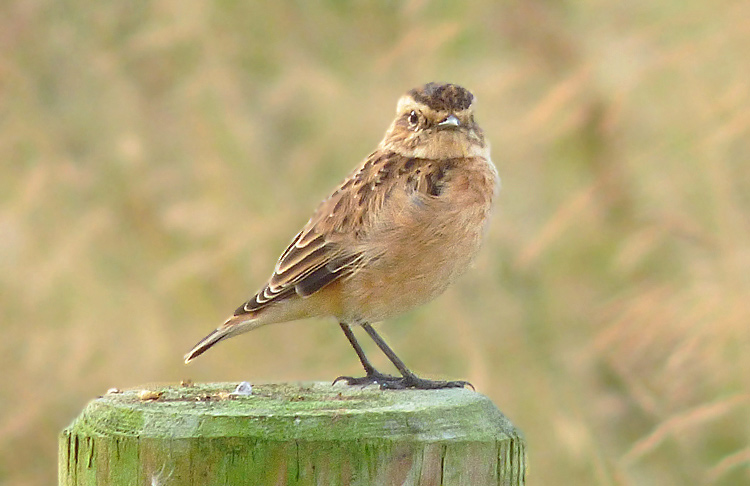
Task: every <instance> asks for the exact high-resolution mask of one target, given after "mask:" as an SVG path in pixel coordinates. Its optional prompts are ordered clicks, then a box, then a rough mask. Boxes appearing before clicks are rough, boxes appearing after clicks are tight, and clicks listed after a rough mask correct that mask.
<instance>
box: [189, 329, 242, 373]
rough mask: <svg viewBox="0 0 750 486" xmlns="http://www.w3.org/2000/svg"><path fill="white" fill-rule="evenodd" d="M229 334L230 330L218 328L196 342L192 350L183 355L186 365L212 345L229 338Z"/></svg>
mask: <svg viewBox="0 0 750 486" xmlns="http://www.w3.org/2000/svg"><path fill="white" fill-rule="evenodd" d="M231 332H232V329H231V328H226V327H220V328H218V329H216V330H214V331H213V332H211V334H209V335H208V336H206V337H204V338H203V339H201V340H200V342H198V344H196V345H195V346H193V349H191V350H190V352H188V353H187V354H186V355H185V363H186V364H187V363H189V362H191V361H192V360H194V359H195V358H197V357H198V356H200V355H201V354H203V353H205V352H206V351H208V348H210V347H211V346H213V345H214V344H216V343H218V342H219V341H221V340H222V339H225V338H227V337H229V335H230V334H231Z"/></svg>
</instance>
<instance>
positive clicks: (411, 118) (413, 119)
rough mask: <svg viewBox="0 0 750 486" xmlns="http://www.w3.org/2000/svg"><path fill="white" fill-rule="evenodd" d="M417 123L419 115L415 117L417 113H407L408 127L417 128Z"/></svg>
mask: <svg viewBox="0 0 750 486" xmlns="http://www.w3.org/2000/svg"><path fill="white" fill-rule="evenodd" d="M418 121H419V115H417V112H416V111H414V110H412V111H411V113H409V125H411V126H413V127H415V126H417V122H418Z"/></svg>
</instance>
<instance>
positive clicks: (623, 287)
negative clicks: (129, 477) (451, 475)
mask: <svg viewBox="0 0 750 486" xmlns="http://www.w3.org/2000/svg"><path fill="white" fill-rule="evenodd" d="M313 4H315V6H313ZM749 46H750V4H749V3H748V2H742V1H717V2H690V1H689V2H680V1H676V0H667V1H664V2H645V1H635V2H627V3H622V2H615V1H608V2H591V1H584V0H570V1H566V2H545V1H542V0H531V1H524V2H508V1H506V2H489V1H486V2H472V3H471V4H470V5H469V4H464V3H461V2H448V1H427V0H421V1H420V0H417V1H410V2H340V1H338V2H334V1H331V2H324V3H317V2H309V3H308V2H301V1H300V2H263V3H261V2H253V1H250V0H247V1H236V0H221V1H216V2H209V1H205V0H180V1H177V0H156V1H143V0H134V1H128V2H103V3H101V2H100V3H96V2H94V3H92V2H88V1H83V0H67V1H64V2H53V1H50V0H23V1H21V0H11V1H5V2H3V4H2V6H0V49H1V50H0V322H1V323H2V330H3V339H2V340H1V341H0V370H2V387H1V388H0V483H2V484H8V485H11V484H12V485H40V486H41V485H49V484H54V482H55V477H56V437H57V434H58V432H59V431H60V430H61V429H62V428H63V427H64V426H65V425H67V423H69V421H70V420H71V419H72V418H73V417H74V416H75V415H76V414H77V413H78V412H79V411H80V410H81V409H82V407H83V406H84V404H85V403H86V402H87V401H88V400H89V399H91V398H93V397H95V396H96V395H98V394H102V393H104V391H105V390H107V389H108V388H109V387H113V386H117V387H128V386H135V385H139V384H144V383H148V382H165V381H178V380H180V379H185V378H192V379H193V380H202V381H205V380H210V381H227V380H250V381H263V380H266V381H269V380H330V379H332V378H334V377H335V376H337V375H340V374H356V373H358V372H359V371H360V370H359V367H358V364H357V361H356V358H355V356H354V353H353V352H352V350H351V349H350V347H349V345H348V344H347V343H346V340H345V339H344V337H343V336H342V335H341V333H340V330H339V329H338V326H336V325H335V324H334V323H333V322H327V321H322V320H321V321H320V322H315V321H303V322H296V323H289V324H281V325H278V326H272V327H268V328H264V329H260V330H257V331H255V332H253V333H251V334H248V335H245V336H242V337H240V338H237V339H234V340H231V341H229V342H227V343H225V344H222V345H221V346H220V347H218V348H217V349H215V350H212V351H211V352H210V353H208V354H207V355H205V357H201V358H200V359H199V360H198V361H196V362H195V363H194V364H191V366H190V367H185V366H184V365H183V364H182V355H183V353H185V352H186V351H187V350H188V349H190V347H191V346H192V345H193V344H194V343H195V342H196V341H197V340H198V339H199V338H201V337H203V335H205V334H206V333H208V331H210V330H211V329H212V328H213V327H215V326H216V325H217V324H218V323H220V322H222V320H223V319H224V318H225V317H226V315H228V313H230V312H231V311H232V310H234V309H235V308H236V306H237V305H239V304H240V303H241V302H242V301H243V300H244V299H246V298H247V297H249V296H250V295H251V293H252V292H253V291H255V290H257V288H258V287H259V285H260V284H261V283H262V282H263V281H264V279H265V278H266V277H267V276H268V275H269V274H270V272H271V270H272V267H273V263H274V261H275V258H276V257H277V256H278V254H279V253H280V252H281V250H282V249H283V248H284V247H285V245H286V243H287V242H288V241H289V239H290V238H291V237H292V236H293V235H294V234H295V232H296V231H297V230H298V228H299V227H300V225H302V224H303V223H304V222H305V221H306V219H307V218H308V217H309V215H310V214H311V211H312V209H313V208H314V206H315V205H316V204H317V203H318V201H319V200H320V199H322V198H323V197H325V196H326V195H327V194H328V193H329V191H330V190H331V189H332V187H333V185H334V184H335V183H337V182H338V181H339V180H340V179H341V178H343V177H344V176H345V175H346V174H347V173H348V172H349V171H350V170H351V169H352V168H353V167H354V165H355V164H357V163H358V161H359V160H361V158H363V157H364V156H365V155H366V154H368V153H369V152H370V151H371V150H372V149H373V148H374V147H375V145H376V143H377V142H378V141H379V140H380V138H381V137H382V134H383V132H384V130H385V128H386V126H387V125H388V123H389V122H390V120H391V118H392V116H393V112H394V108H395V102H396V100H397V98H398V96H400V95H401V94H402V93H403V92H405V91H406V90H407V89H410V88H412V87H414V86H416V85H419V84H422V83H424V82H427V81H432V80H440V81H451V82H456V83H460V84H463V85H465V86H467V87H468V88H470V89H471V90H472V91H474V93H475V95H476V96H477V100H478V102H477V110H478V120H479V121H480V122H481V125H482V126H483V127H484V129H485V131H486V133H487V135H488V138H489V140H490V141H491V142H492V146H493V158H494V161H495V163H496V165H497V166H498V170H499V172H500V174H501V176H502V178H503V184H504V186H503V190H502V192H501V196H500V198H499V201H498V208H497V213H496V217H495V219H494V221H493V225H492V228H491V231H490V234H489V239H488V242H487V244H486V246H485V248H484V251H483V253H482V255H481V257H480V258H479V261H478V262H477V265H476V268H474V269H473V270H472V271H471V272H470V276H468V277H465V278H463V279H462V280H461V281H460V282H459V283H458V284H457V285H456V286H455V287H454V288H452V289H451V290H450V291H448V292H447V293H446V294H445V295H444V296H442V297H441V298H439V299H438V300H436V301H435V302H433V303H431V304H429V305H428V306H425V307H423V308H420V309H418V310H416V311H414V312H412V313H411V314H409V315H407V316H404V317H402V318H400V319H397V320H394V321H392V322H388V323H385V324H382V325H381V326H379V329H381V330H382V331H383V332H384V334H385V335H386V336H388V338H389V340H390V342H391V344H392V345H393V346H394V348H395V349H396V350H397V351H398V352H399V354H400V355H401V356H402V357H403V358H404V359H405V360H406V362H407V363H408V364H409V365H410V366H411V367H412V368H413V369H415V370H416V371H418V372H421V373H423V374H426V375H428V376H433V377H450V378H456V379H457V378H465V379H468V380H470V381H472V382H473V383H474V384H475V385H476V387H477V390H478V391H480V392H482V393H485V394H487V395H488V396H490V397H491V398H492V399H493V400H494V401H495V403H497V405H498V406H499V407H500V408H501V409H502V410H503V411H504V412H505V413H506V414H507V415H508V416H509V417H510V418H511V419H512V420H513V421H514V423H515V424H517V425H518V426H519V427H520V428H521V429H522V430H523V431H524V432H525V434H526V437H527V439H528V441H529V444H530V448H529V454H530V457H529V459H530V464H531V469H530V471H529V483H530V484H536V485H554V484H564V485H568V484H580V485H588V484H604V485H672V484H674V485H683V484H696V485H700V484H717V485H739V484H748V483H750V472H749V464H750V440H749V437H750V217H749V216H748V215H749V214H750V164H749V160H748V159H749V156H748V154H750V142H749V140H750V56H748V47H749ZM374 356H375V355H374ZM376 361H377V362H378V363H381V364H382V365H383V366H385V363H384V361H383V360H376Z"/></svg>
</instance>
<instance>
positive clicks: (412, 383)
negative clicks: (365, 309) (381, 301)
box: [344, 323, 474, 390]
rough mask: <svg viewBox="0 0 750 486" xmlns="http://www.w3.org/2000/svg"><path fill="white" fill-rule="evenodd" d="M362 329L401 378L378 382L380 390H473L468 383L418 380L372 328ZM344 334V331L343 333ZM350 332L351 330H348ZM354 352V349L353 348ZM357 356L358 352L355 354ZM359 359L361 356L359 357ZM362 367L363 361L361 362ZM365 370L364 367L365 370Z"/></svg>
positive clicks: (363, 326) (365, 325)
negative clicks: (465, 388)
mask: <svg viewBox="0 0 750 486" xmlns="http://www.w3.org/2000/svg"><path fill="white" fill-rule="evenodd" d="M362 328H363V329H364V330H365V332H366V333H367V334H368V335H369V336H370V337H371V338H372V340H373V341H375V344H377V345H378V347H379V348H380V350H381V351H383V353H384V354H385V355H386V356H387V357H388V359H389V360H391V363H393V365H394V366H395V367H396V368H397V369H398V371H399V372H400V373H401V378H395V379H392V380H385V381H382V382H381V381H378V383H379V384H380V388H391V389H403V388H417V389H421V390H434V389H439V388H463V387H464V386H466V385H469V386H470V387H472V388H474V386H473V385H472V384H471V383H469V382H468V381H463V380H461V381H434V380H426V379H424V378H419V377H418V376H417V375H415V374H414V373H412V372H411V370H409V368H407V367H406V365H405V364H404V362H403V361H401V359H400V358H399V357H398V356H396V353H394V352H393V350H392V349H391V348H390V346H388V344H386V342H385V341H384V340H383V338H382V337H380V335H379V334H378V333H377V332H375V329H373V328H372V326H370V325H369V324H367V323H364V324H362ZM344 332H346V331H344ZM349 332H351V330H349ZM355 351H356V347H355ZM357 354H359V352H357ZM360 359H362V358H361V356H360ZM362 364H363V365H364V361H363V362H362ZM366 369H367V368H366V367H365V370H366Z"/></svg>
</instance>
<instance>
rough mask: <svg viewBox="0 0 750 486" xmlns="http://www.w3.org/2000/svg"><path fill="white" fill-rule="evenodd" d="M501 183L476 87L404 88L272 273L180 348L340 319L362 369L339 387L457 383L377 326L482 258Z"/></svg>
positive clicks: (191, 355) (199, 349)
mask: <svg viewBox="0 0 750 486" xmlns="http://www.w3.org/2000/svg"><path fill="white" fill-rule="evenodd" d="M499 187H500V178H499V177H498V173H497V169H496V168H495V165H494V164H493V162H492V160H491V158H490V147H489V143H488V142H487V141H486V140H485V136H484V132H483V131H482V129H481V128H480V127H479V125H478V124H477V122H476V121H475V118H474V95H473V94H472V93H471V92H470V91H469V90H467V89H466V88H463V87H461V86H459V85H457V84H451V83H437V82H431V83H427V84H425V85H422V86H419V87H416V88H414V89H411V90H409V91H408V92H406V93H405V94H404V95H403V96H401V98H400V99H399V100H398V103H397V105H396V117H395V119H394V120H393V122H392V123H391V124H390V126H389V127H388V129H387V130H386V132H385V136H384V137H383V139H382V141H381V142H380V143H379V144H378V146H377V148H376V149H375V151H374V152H372V153H371V154H370V155H369V156H367V157H366V158H365V159H364V160H363V161H362V162H361V164H360V165H359V166H358V167H356V168H355V170H354V171H352V172H351V173H350V174H349V176H348V177H346V178H345V179H344V180H343V182H341V184H339V185H338V187H336V189H335V190H334V191H333V192H332V193H331V195H330V196H329V197H328V198H326V199H324V200H323V201H322V202H321V203H320V204H319V206H318V207H317V209H316V210H315V212H314V213H313V215H312V217H311V218H310V219H309V220H308V221H307V223H306V224H305V225H304V227H303V228H302V230H301V231H299V233H297V234H296V236H295V237H294V238H293V239H292V241H291V243H290V244H289V246H288V247H287V248H286V250H285V251H284V252H283V253H282V254H281V256H280V257H279V259H278V261H277V262H276V266H275V268H274V270H273V273H272V275H271V277H270V278H269V279H268V281H267V282H266V283H265V284H264V285H263V286H262V288H261V289H260V290H259V291H258V292H257V293H256V294H255V295H254V296H253V297H252V298H251V299H249V300H248V301H246V302H245V303H244V304H242V305H241V306H240V307H239V308H238V309H237V310H236V311H235V312H234V314H233V315H232V316H231V317H229V318H228V319H227V320H226V321H225V322H224V323H223V324H221V325H220V326H219V327H218V328H216V329H215V330H214V331H212V332H211V333H210V334H209V335H208V336H206V337H205V338H203V339H202V340H201V341H199V342H198V343H197V344H196V345H195V346H194V347H193V348H192V349H191V350H190V352H188V353H187V354H186V355H185V363H188V362H190V361H192V360H193V359H195V358H196V357H197V356H199V355H201V354H202V353H204V352H205V351H206V350H208V349H209V348H211V347H212V346H214V345H215V344H216V343H218V342H220V341H223V340H225V339H227V338H229V337H233V336H236V335H238V334H242V333H245V332H248V331H250V330H253V329H256V328H258V327H261V326H265V325H268V324H273V323H279V322H288V321H294V320H298V319H303V318H308V317H333V318H335V319H336V320H337V321H338V323H339V326H340V327H341V330H342V331H343V333H344V335H345V336H346V338H347V340H348V341H349V343H350V344H351V346H352V347H353V348H354V351H355V352H356V354H357V357H358V359H359V361H360V363H361V364H362V367H363V368H364V372H365V375H364V376H362V377H353V376H339V377H338V378H336V380H334V384H335V383H336V382H338V381H343V382H345V383H346V384H348V385H371V384H372V385H378V386H379V387H380V388H381V389H442V388H457V387H464V386H466V385H469V386H471V384H470V383H469V382H467V381H464V380H456V381H443V380H429V379H425V378H421V377H419V376H417V375H416V374H415V373H413V372H412V371H411V370H410V369H409V368H407V367H406V366H405V364H404V362H403V361H402V360H401V359H400V358H399V357H398V356H397V355H396V353H395V352H394V351H393V350H392V349H391V348H390V347H389V346H388V344H387V343H386V342H385V340H383V338H382V337H381V336H380V335H379V334H378V333H377V332H376V331H375V329H374V328H373V327H372V324H373V323H377V322H380V321H383V320H386V319H389V318H392V317H395V316H398V315H400V314H402V313H404V312H406V311H408V310H410V309H412V308H414V307H416V306H419V305H422V304H424V303H426V302H428V301H431V300H432V299H434V298H435V297H437V296H438V295H440V294H441V293H443V291H444V290H446V288H447V287H448V286H449V285H450V284H451V283H452V282H453V281H454V280H455V279H456V278H457V277H458V276H459V275H461V274H463V273H464V271H465V270H466V269H467V268H469V267H470V265H471V263H472V261H473V260H474V258H475V256H476V255H477V253H478V251H479V249H480V245H481V243H482V240H483V239H484V235H485V234H486V232H487V227H488V222H489V220H490V215H491V213H492V208H493V202H494V200H495V199H496V196H497V194H498V190H499ZM357 326H358V327H361V328H362V329H364V331H365V332H366V333H367V335H368V336H369V337H370V338H371V339H372V340H373V341H374V342H375V344H376V345H377V346H378V348H379V349H380V350H381V351H382V352H383V353H384V354H385V355H386V357H387V358H388V359H389V360H390V361H391V362H392V363H393V365H394V366H395V368H396V369H397V370H398V372H399V374H400V376H399V375H390V374H385V373H382V372H380V371H378V370H377V369H376V368H375V367H374V366H373V365H372V363H371V362H370V361H369V359H368V358H367V356H366V355H365V352H364V350H363V348H362V346H361V345H360V343H359V342H358V340H357V338H356V337H355V335H354V332H353V330H352V328H353V327H354V328H356V327H357Z"/></svg>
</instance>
